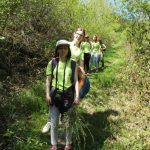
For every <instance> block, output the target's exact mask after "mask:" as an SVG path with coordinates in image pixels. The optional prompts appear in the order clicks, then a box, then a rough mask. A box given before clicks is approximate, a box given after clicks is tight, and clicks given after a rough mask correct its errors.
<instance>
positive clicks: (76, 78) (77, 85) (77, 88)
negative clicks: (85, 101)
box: [74, 67, 80, 104]
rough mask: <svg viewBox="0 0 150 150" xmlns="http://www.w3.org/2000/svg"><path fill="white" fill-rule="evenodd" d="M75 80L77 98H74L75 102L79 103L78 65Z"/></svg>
mask: <svg viewBox="0 0 150 150" xmlns="http://www.w3.org/2000/svg"><path fill="white" fill-rule="evenodd" d="M74 81H75V99H74V103H76V104H78V103H79V99H80V98H79V82H78V69H77V67H76V69H75V76H74Z"/></svg>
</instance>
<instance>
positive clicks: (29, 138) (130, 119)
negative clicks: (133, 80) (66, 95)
mask: <svg viewBox="0 0 150 150" xmlns="http://www.w3.org/2000/svg"><path fill="white" fill-rule="evenodd" d="M126 58H127V56H126V53H125V50H123V49H117V48H116V49H113V48H110V49H108V51H107V52H106V55H105V66H106V67H105V69H104V71H100V72H99V73H93V74H92V75H91V76H89V78H90V82H91V89H90V92H89V93H88V94H87V96H86V97H85V98H84V99H83V100H82V101H81V103H80V106H79V109H78V114H77V116H78V115H79V116H81V118H83V120H82V121H83V122H80V121H79V122H78V123H77V127H76V129H77V128H79V129H81V128H82V127H83V129H84V131H82V132H80V130H76V131H77V132H79V134H80V133H82V134H85V132H86V136H85V135H84V136H83V137H85V138H86V139H85V146H82V145H84V144H81V143H82V142H84V140H83V137H81V139H80V136H81V135H79V139H80V140H81V141H80V142H79V143H80V145H81V150H91V149H93V150H110V149H111V150H149V149H150V144H149V141H150V127H149V121H150V113H149V107H146V106H143V104H141V102H140V100H139V99H140V97H139V95H140V92H139V90H138V87H137V86H136V85H131V84H129V79H128V75H127V74H125V73H126V72H125V70H126V68H127V66H128V64H127V60H126ZM43 83H44V81H38V82H37V83H34V85H31V86H29V87H27V88H26V89H25V91H24V92H22V93H21V94H20V95H18V96H16V97H15V101H14V102H13V103H12V108H13V109H11V114H9V118H11V119H10V121H9V122H8V124H7V127H6V128H5V131H3V132H4V136H3V140H2V142H3V143H0V147H2V149H4V150H48V149H49V146H50V135H49V133H47V134H42V133H41V128H42V127H43V125H44V124H45V123H46V121H47V115H48V114H47V112H48V108H47V106H46V103H45V89H44V84H43ZM80 124H81V125H80ZM82 124H84V126H82ZM61 127H62V126H61ZM59 130H60V129H59ZM89 131H90V132H89ZM60 132H63V131H62V130H60ZM91 134H92V136H91ZM74 135H75V134H74ZM61 136H62V135H61ZM60 138H62V137H60ZM79 139H78V140H79ZM76 150H79V149H78V148H76Z"/></svg>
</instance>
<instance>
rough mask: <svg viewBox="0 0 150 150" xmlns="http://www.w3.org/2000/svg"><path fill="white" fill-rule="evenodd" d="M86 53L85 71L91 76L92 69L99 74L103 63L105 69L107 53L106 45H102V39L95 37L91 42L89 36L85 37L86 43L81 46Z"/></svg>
mask: <svg viewBox="0 0 150 150" xmlns="http://www.w3.org/2000/svg"><path fill="white" fill-rule="evenodd" d="M81 48H82V51H83V52H84V70H85V71H86V72H87V73H88V74H89V73H91V72H92V67H93V66H94V69H96V72H98V69H99V63H100V62H101V63H102V69H104V52H105V51H106V46H105V44H103V43H102V39H100V38H97V36H96V35H94V36H93V40H92V41H91V42H90V40H89V36H88V35H86V36H85V40H84V42H82V45H81Z"/></svg>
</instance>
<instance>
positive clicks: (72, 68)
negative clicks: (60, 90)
mask: <svg viewBox="0 0 150 150" xmlns="http://www.w3.org/2000/svg"><path fill="white" fill-rule="evenodd" d="M75 69H76V62H75V61H74V60H71V70H72V76H71V82H72V84H74V75H75Z"/></svg>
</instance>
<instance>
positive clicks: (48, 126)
mask: <svg viewBox="0 0 150 150" xmlns="http://www.w3.org/2000/svg"><path fill="white" fill-rule="evenodd" d="M50 127H51V122H47V123H46V125H45V126H44V127H43V129H42V133H47V132H48V131H49V130H50Z"/></svg>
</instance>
